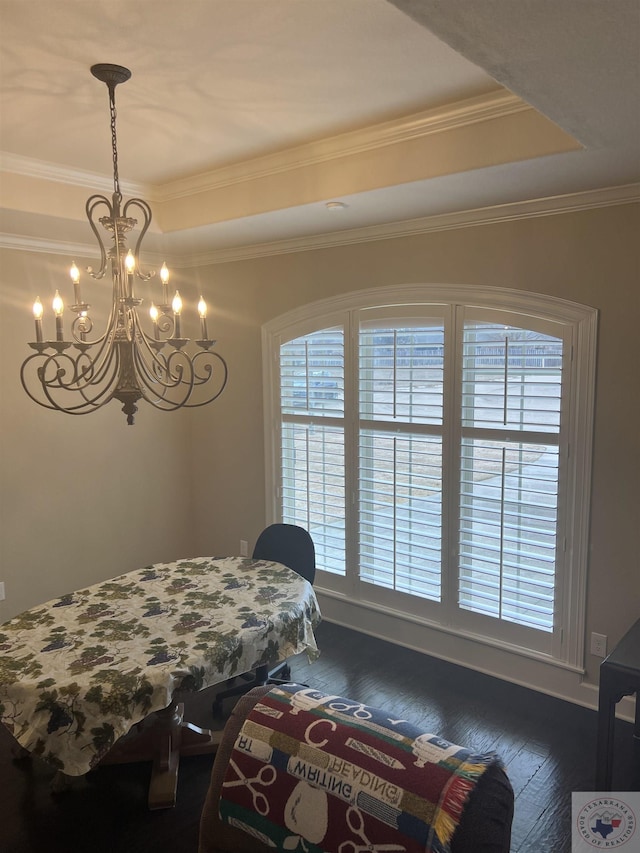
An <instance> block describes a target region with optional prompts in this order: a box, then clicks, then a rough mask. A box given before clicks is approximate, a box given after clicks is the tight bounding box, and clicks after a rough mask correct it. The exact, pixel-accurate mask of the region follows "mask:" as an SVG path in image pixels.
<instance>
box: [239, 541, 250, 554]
mask: <svg viewBox="0 0 640 853" xmlns="http://www.w3.org/2000/svg"><path fill="white" fill-rule="evenodd" d="M240 556H241V557H248V556H249V543H248V542H247V540H246V539H241V540H240Z"/></svg>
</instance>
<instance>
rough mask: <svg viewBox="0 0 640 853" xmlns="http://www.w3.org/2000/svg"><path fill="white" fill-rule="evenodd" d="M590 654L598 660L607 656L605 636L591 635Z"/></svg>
mask: <svg viewBox="0 0 640 853" xmlns="http://www.w3.org/2000/svg"><path fill="white" fill-rule="evenodd" d="M591 654H592V655H595V656H596V657H598V658H606V656H607V637H606V635H605V634H596V633H595V632H594V633H592V634H591Z"/></svg>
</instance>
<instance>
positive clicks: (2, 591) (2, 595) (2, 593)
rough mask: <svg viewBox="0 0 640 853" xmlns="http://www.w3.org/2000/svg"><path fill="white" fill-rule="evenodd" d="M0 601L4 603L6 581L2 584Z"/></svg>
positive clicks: (0, 584)
mask: <svg viewBox="0 0 640 853" xmlns="http://www.w3.org/2000/svg"><path fill="white" fill-rule="evenodd" d="M0 601H4V581H2V582H0Z"/></svg>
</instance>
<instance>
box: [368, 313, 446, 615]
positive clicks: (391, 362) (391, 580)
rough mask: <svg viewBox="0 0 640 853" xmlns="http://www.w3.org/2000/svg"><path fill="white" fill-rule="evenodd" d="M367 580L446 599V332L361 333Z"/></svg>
mask: <svg viewBox="0 0 640 853" xmlns="http://www.w3.org/2000/svg"><path fill="white" fill-rule="evenodd" d="M359 353H360V355H359V365H360V366H359V400H360V439H359V470H360V482H359V486H360V488H359V500H360V579H361V580H362V581H366V582H368V583H372V584H375V585H376V586H379V587H384V588H387V589H392V590H396V591H398V592H404V593H407V594H410V595H413V596H418V597H422V598H429V599H431V600H433V601H439V600H440V596H441V547H442V545H441V542H442V417H443V365H444V329H443V325H442V320H441V319H438V320H435V321H432V322H430V321H429V320H425V321H424V325H420V326H406V325H405V324H403V323H402V321H399V322H398V324H397V325H396V324H393V325H384V326H375V325H373V324H367V325H364V326H363V327H361V331H360V340H359Z"/></svg>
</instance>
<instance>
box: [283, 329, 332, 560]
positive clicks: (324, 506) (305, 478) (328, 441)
mask: <svg viewBox="0 0 640 853" xmlns="http://www.w3.org/2000/svg"><path fill="white" fill-rule="evenodd" d="M280 401H281V411H282V427H281V432H282V448H281V459H282V520H283V521H284V522H285V523H287V524H299V525H301V526H302V527H305V528H306V529H307V530H308V531H309V532H310V533H311V536H312V537H313V541H314V545H315V548H316V562H317V563H318V565H319V566H322V568H323V569H324V570H325V571H329V572H335V573H336V574H344V573H345V522H344V519H345V485H344V333H343V330H342V329H341V328H338V327H336V328H331V329H323V330H321V331H319V332H314V333H312V334H309V335H305V336H304V337H300V338H296V339H295V340H293V341H288V342H287V343H285V344H283V345H282V347H281V349H280Z"/></svg>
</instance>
